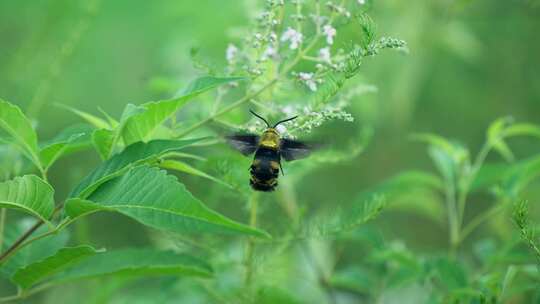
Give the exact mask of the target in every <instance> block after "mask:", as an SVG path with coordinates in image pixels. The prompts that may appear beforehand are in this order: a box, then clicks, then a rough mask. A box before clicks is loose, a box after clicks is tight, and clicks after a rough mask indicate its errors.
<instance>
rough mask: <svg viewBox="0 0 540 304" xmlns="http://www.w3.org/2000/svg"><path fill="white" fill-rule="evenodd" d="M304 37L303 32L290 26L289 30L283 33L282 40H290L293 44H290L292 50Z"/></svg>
mask: <svg viewBox="0 0 540 304" xmlns="http://www.w3.org/2000/svg"><path fill="white" fill-rule="evenodd" d="M303 39H304V37H303V36H302V33H300V32H297V31H295V30H294V29H292V28H290V27H288V28H287V30H285V32H284V33H283V35H281V41H282V42H285V41H290V42H291V44H290V45H289V48H290V49H291V50H296V49H297V48H298V47H299V46H300V44H301V43H302V40H303Z"/></svg>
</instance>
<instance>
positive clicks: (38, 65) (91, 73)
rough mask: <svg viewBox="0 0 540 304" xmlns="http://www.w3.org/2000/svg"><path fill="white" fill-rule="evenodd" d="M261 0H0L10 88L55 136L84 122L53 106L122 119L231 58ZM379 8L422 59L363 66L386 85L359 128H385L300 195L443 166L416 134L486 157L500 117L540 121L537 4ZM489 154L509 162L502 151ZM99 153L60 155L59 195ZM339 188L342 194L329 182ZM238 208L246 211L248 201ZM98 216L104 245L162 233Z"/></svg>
mask: <svg viewBox="0 0 540 304" xmlns="http://www.w3.org/2000/svg"><path fill="white" fill-rule="evenodd" d="M259 4H260V3H259V2H258V1H252V0H245V1H239V0H235V1H221V0H199V1H164V0H159V1H143V0H129V1H128V0H116V1H98V0H77V1H74V0H34V1H16V0H4V1H0V96H1V97H2V98H4V99H6V100H9V101H11V102H13V103H15V104H17V105H19V106H20V107H21V108H22V109H24V110H25V112H26V113H28V114H29V115H30V116H31V117H32V118H33V119H35V121H36V123H37V128H38V132H39V135H40V137H41V138H44V139H46V138H51V137H52V136H53V135H54V134H56V133H57V132H58V131H59V130H61V129H63V128H64V127H66V126H68V125H71V124H74V123H77V122H79V119H78V118H77V117H75V116H74V115H73V114H71V113H69V112H68V111H64V110H62V109H60V108H58V107H55V106H54V104H55V103H61V104H66V105H70V106H73V107H76V108H78V109H81V110H85V111H88V112H90V113H94V114H98V113H99V112H98V110H97V109H98V107H99V108H101V109H103V110H104V111H106V112H108V113H111V114H113V115H114V116H115V117H119V115H120V113H121V111H122V109H123V108H124V106H125V105H126V104H127V103H135V104H138V103H143V102H146V101H149V100H157V99H160V98H165V97H169V96H171V95H172V94H174V92H175V91H176V90H177V89H179V88H182V87H184V86H185V85H186V84H187V83H188V82H189V81H190V80H192V79H194V78H195V77H196V76H198V75H200V73H201V72H199V71H197V69H196V68H194V66H193V63H192V61H191V60H190V55H189V54H190V49H191V48H193V47H197V48H198V49H199V50H200V54H199V56H200V57H201V58H204V60H206V61H208V62H211V63H212V64H215V65H217V66H223V65H224V64H225V49H226V47H227V44H228V43H229V42H231V41H238V40H239V38H238V37H237V34H236V33H237V32H238V31H237V30H236V29H238V28H241V27H246V26H249V24H250V23H249V22H250V18H251V17H252V16H253V11H255V10H256V8H257V7H258V6H260V5H259ZM370 15H371V16H372V18H373V19H374V20H375V22H376V23H377V25H378V29H377V31H378V33H380V34H381V35H389V36H393V37H398V38H401V39H403V40H405V41H407V43H408V45H409V48H410V54H409V55H407V56H402V55H399V54H395V53H390V52H389V53H384V54H383V55H382V56H377V57H376V58H374V59H372V60H367V61H366V62H365V65H364V66H363V69H362V72H361V76H360V77H361V78H362V79H363V80H364V81H365V82H366V83H369V84H372V85H374V86H376V87H378V92H377V93H376V94H369V95H363V96H362V97H361V98H359V100H357V101H355V102H354V105H353V107H352V108H351V112H353V114H355V116H356V122H355V125H356V126H357V127H358V126H361V125H364V124H370V125H373V126H374V136H373V140H372V142H371V143H370V145H369V146H368V147H367V148H366V151H365V152H364V153H363V154H362V155H360V156H359V157H358V158H357V159H356V160H355V161H352V162H348V163H346V164H339V165H335V166H333V167H331V168H324V169H321V170H317V171H315V172H314V173H313V174H312V175H310V176H307V177H306V180H305V181H303V184H302V186H301V187H300V189H301V190H302V191H303V190H307V191H304V192H300V193H301V194H302V195H306V197H307V199H306V200H310V199H314V198H316V197H322V198H325V199H328V198H334V199H335V200H336V201H340V200H343V199H346V198H347V196H348V193H351V191H354V192H358V191H360V190H361V189H364V188H367V187H370V186H373V185H375V184H377V183H379V182H380V181H382V180H384V179H385V178H388V177H389V176H392V175H394V174H396V173H398V172H400V171H402V170H405V169H426V170H431V171H434V168H433V166H432V164H431V162H430V160H429V158H428V156H427V155H426V153H425V147H424V146H423V145H419V144H417V143H414V142H411V141H410V140H409V139H408V135H410V134H411V133H414V132H430V133H437V134H440V135H442V136H445V137H449V138H452V139H456V140H459V141H460V142H462V143H463V144H464V145H466V146H467V147H468V148H470V149H471V150H472V151H474V152H476V151H478V149H479V147H480V146H481V144H482V143H483V141H484V138H485V130H486V128H487V126H488V125H489V123H490V122H492V121H493V120H495V119H496V118H498V117H502V116H512V117H514V118H515V120H516V121H527V122H531V123H536V124H540V72H539V68H540V56H539V54H540V39H539V37H540V36H539V30H540V6H539V5H538V3H537V2H535V1H526V0H509V1H489V0H461V1H459V0H433V1H400V0H378V1H375V3H374V5H373V8H372V10H371V11H370ZM357 35H358V33H355V32H352V31H349V32H339V33H338V36H337V42H336V43H337V44H338V45H339V44H340V43H341V44H345V43H346V42H348V41H349V40H351V39H352V40H354V39H355V38H356V37H357ZM323 128H325V129H324V130H322V132H324V133H325V134H337V136H338V137H342V138H348V137H351V136H355V135H354V134H356V133H355V132H352V131H351V128H352V129H354V128H353V127H351V126H350V125H348V124H330V125H325V126H323ZM511 146H512V148H513V150H514V151H515V153H516V155H517V156H518V158H526V157H529V156H532V155H533V154H537V153H538V152H539V151H540V145H539V144H538V141H533V140H530V139H515V140H512V141H511ZM218 152H219V150H215V151H214V152H213V153H218ZM81 160H83V161H82V162H81ZM488 160H489V161H501V160H500V158H499V157H498V156H496V155H490V157H489V159H488ZM98 162H99V159H98V157H97V156H96V155H95V154H94V153H90V152H88V153H85V154H78V155H75V156H71V157H69V158H67V159H66V160H63V161H62V162H60V163H59V164H58V165H57V166H56V167H55V168H54V169H53V171H52V172H51V180H52V182H53V183H54V184H55V186H57V187H58V189H59V191H60V192H59V195H65V194H66V193H67V191H69V189H70V187H72V186H73V183H74V180H76V179H78V178H80V177H81V176H83V175H84V174H85V173H86V172H87V171H88V170H90V168H92V167H93V166H94V165H95V164H97V163H98ZM246 173H247V172H246ZM246 180H247V177H246ZM186 183H187V185H188V188H189V189H190V190H191V191H192V192H193V193H194V194H195V195H196V196H203V195H204V193H205V191H206V189H205V186H204V185H205V183H200V182H198V180H197V179H196V178H193V177H186ZM329 184H331V185H332V186H331V189H332V190H333V191H328V189H327V188H328V185H329ZM531 188H534V187H531ZM308 189H317V190H314V191H313V192H311V191H309V190H308ZM325 189H326V190H325ZM529 192H530V193H528V198H529V200H530V201H531V202H534V203H535V204H532V208H533V210H538V209H539V208H538V207H536V206H537V205H538V204H536V203H537V202H540V191H538V190H536V191H535V190H534V189H530V190H529ZM535 200H536V202H535ZM471 202H472V203H471V204H470V205H472V206H473V207H471V208H472V210H473V213H474V210H478V209H479V208H480V209H481V208H483V206H485V205H486V204H488V203H489V198H487V197H473V198H472V199H471ZM535 205H536V206H535ZM233 206H235V207H239V208H241V206H242V203H238V204H236V205H233ZM217 208H219V207H217ZM221 208H223V207H221ZM236 218H240V219H245V216H243V215H237V216H236ZM536 218H538V217H536ZM91 220H92V221H93V222H95V223H94V224H91V225H89V226H88V227H82V228H81V227H79V228H78V230H77V233H80V234H83V235H86V237H87V238H88V239H90V240H92V242H93V243H96V245H97V246H98V247H99V246H107V247H111V246H112V247H122V246H127V245H139V244H140V245H143V244H147V243H148V242H149V239H150V238H151V237H152V235H151V234H148V233H146V232H145V229H144V228H142V227H140V226H139V225H137V224H134V223H132V222H131V221H130V220H128V219H125V218H123V217H120V216H118V215H107V214H104V215H102V216H101V217H99V218H94V217H93V218H92V219H91ZM267 221H268V222H271V221H270V219H267ZM378 223H379V224H380V227H382V228H381V229H384V230H385V231H386V233H387V237H388V238H399V239H403V240H405V242H406V243H407V244H408V245H409V246H411V247H413V248H418V250H435V249H436V248H444V247H445V246H446V243H447V239H446V238H447V235H446V232H445V228H444V227H435V228H434V227H433V223H432V222H429V221H425V220H423V219H421V218H417V217H414V216H413V217H411V216H410V215H409V214H406V213H400V212H392V211H390V212H389V213H388V215H384V216H383V217H382V218H381V219H380V220H379V222H378ZM403 227H405V229H403ZM508 227H511V225H509V226H508ZM85 229H86V230H85ZM486 234H489V232H486Z"/></svg>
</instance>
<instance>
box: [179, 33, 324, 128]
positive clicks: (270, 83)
mask: <svg viewBox="0 0 540 304" xmlns="http://www.w3.org/2000/svg"><path fill="white" fill-rule="evenodd" d="M319 38H320V34H316V35H315V37H313V39H312V40H311V42H310V43H309V44H308V46H307V47H306V48H304V49H303V50H302V51H300V52H298V54H297V55H296V57H295V58H294V59H293V60H292V61H291V62H290V63H289V64H288V65H287V66H285V68H283V70H281V72H280V73H279V75H278V76H276V77H275V78H273V79H271V80H270V81H268V82H267V83H266V84H264V85H263V86H262V87H261V88H259V89H258V90H256V91H255V92H253V93H251V94H247V95H246V96H244V97H242V98H240V99H239V100H237V101H235V102H233V103H232V104H230V105H228V106H226V107H224V108H223V109H221V110H219V111H216V112H215V113H214V114H212V115H210V116H209V117H207V118H206V119H203V120H201V121H199V122H198V123H196V124H194V125H192V126H191V127H189V128H187V129H186V130H184V131H183V132H181V133H180V134H177V135H176V136H175V137H178V138H180V137H184V136H186V135H188V134H190V133H191V132H193V131H195V130H197V129H198V128H200V127H202V126H203V125H205V124H207V123H209V122H211V121H213V120H214V119H215V118H217V117H219V116H221V115H223V114H225V113H228V112H230V111H232V110H234V109H236V108H237V107H239V106H241V105H243V104H244V103H246V102H249V101H250V100H251V99H252V98H254V97H257V96H258V95H259V94H261V93H262V92H264V91H266V90H267V89H268V88H270V87H272V86H273V85H274V84H276V82H277V81H278V80H279V79H280V78H281V77H283V76H284V75H286V74H287V73H288V72H289V71H290V70H291V69H292V68H294V67H295V66H296V64H298V62H300V60H302V58H303V57H304V56H305V54H306V53H308V52H309V51H310V50H311V49H312V48H313V47H315V45H316V44H317V41H318V40H319Z"/></svg>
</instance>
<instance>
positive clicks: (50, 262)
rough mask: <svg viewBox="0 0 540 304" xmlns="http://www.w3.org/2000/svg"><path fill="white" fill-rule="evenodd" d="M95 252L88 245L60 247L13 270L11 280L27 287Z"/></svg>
mask: <svg viewBox="0 0 540 304" xmlns="http://www.w3.org/2000/svg"><path fill="white" fill-rule="evenodd" d="M96 253H98V251H96V250H95V249H94V248H92V247H90V246H78V247H67V248H62V249H60V250H58V251H57V252H56V253H55V254H54V255H51V256H49V257H47V258H45V259H43V260H41V261H39V262H35V263H32V264H30V265H27V266H25V267H23V268H20V269H19V270H17V272H15V274H14V275H13V277H12V278H11V280H12V281H13V282H14V283H15V284H17V285H19V286H20V287H22V288H23V289H28V288H30V287H32V286H33V285H35V284H36V283H39V282H41V281H43V279H45V278H47V277H50V276H52V275H54V274H57V273H59V272H61V271H63V270H64V269H66V268H67V267H69V266H71V265H73V264H75V263H77V262H79V261H81V260H82V259H84V258H87V257H89V256H92V255H94V254H96Z"/></svg>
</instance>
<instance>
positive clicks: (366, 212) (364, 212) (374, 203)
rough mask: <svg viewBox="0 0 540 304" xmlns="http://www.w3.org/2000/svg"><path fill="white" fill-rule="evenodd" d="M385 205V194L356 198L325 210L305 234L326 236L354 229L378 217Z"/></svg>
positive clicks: (307, 228) (311, 223) (308, 227)
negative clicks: (368, 197) (344, 204)
mask: <svg viewBox="0 0 540 304" xmlns="http://www.w3.org/2000/svg"><path fill="white" fill-rule="evenodd" d="M385 206H386V200H385V198H384V197H383V196H376V195H374V196H373V197H371V198H370V199H364V198H363V197H360V198H357V199H354V200H353V202H352V203H348V204H347V205H346V206H342V207H340V208H335V207H334V208H333V210H325V212H324V213H323V214H322V215H320V216H318V217H315V218H314V219H313V220H312V221H311V222H310V224H309V225H307V227H306V230H307V231H306V232H304V233H303V234H304V235H305V236H308V237H326V236H332V235H336V234H339V233H344V232H349V231H352V230H353V229H355V228H357V227H359V226H360V225H362V224H364V223H366V222H368V221H370V220H372V219H374V218H375V217H377V216H378V215H379V214H380V213H381V211H382V210H383V208H384V207H385Z"/></svg>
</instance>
